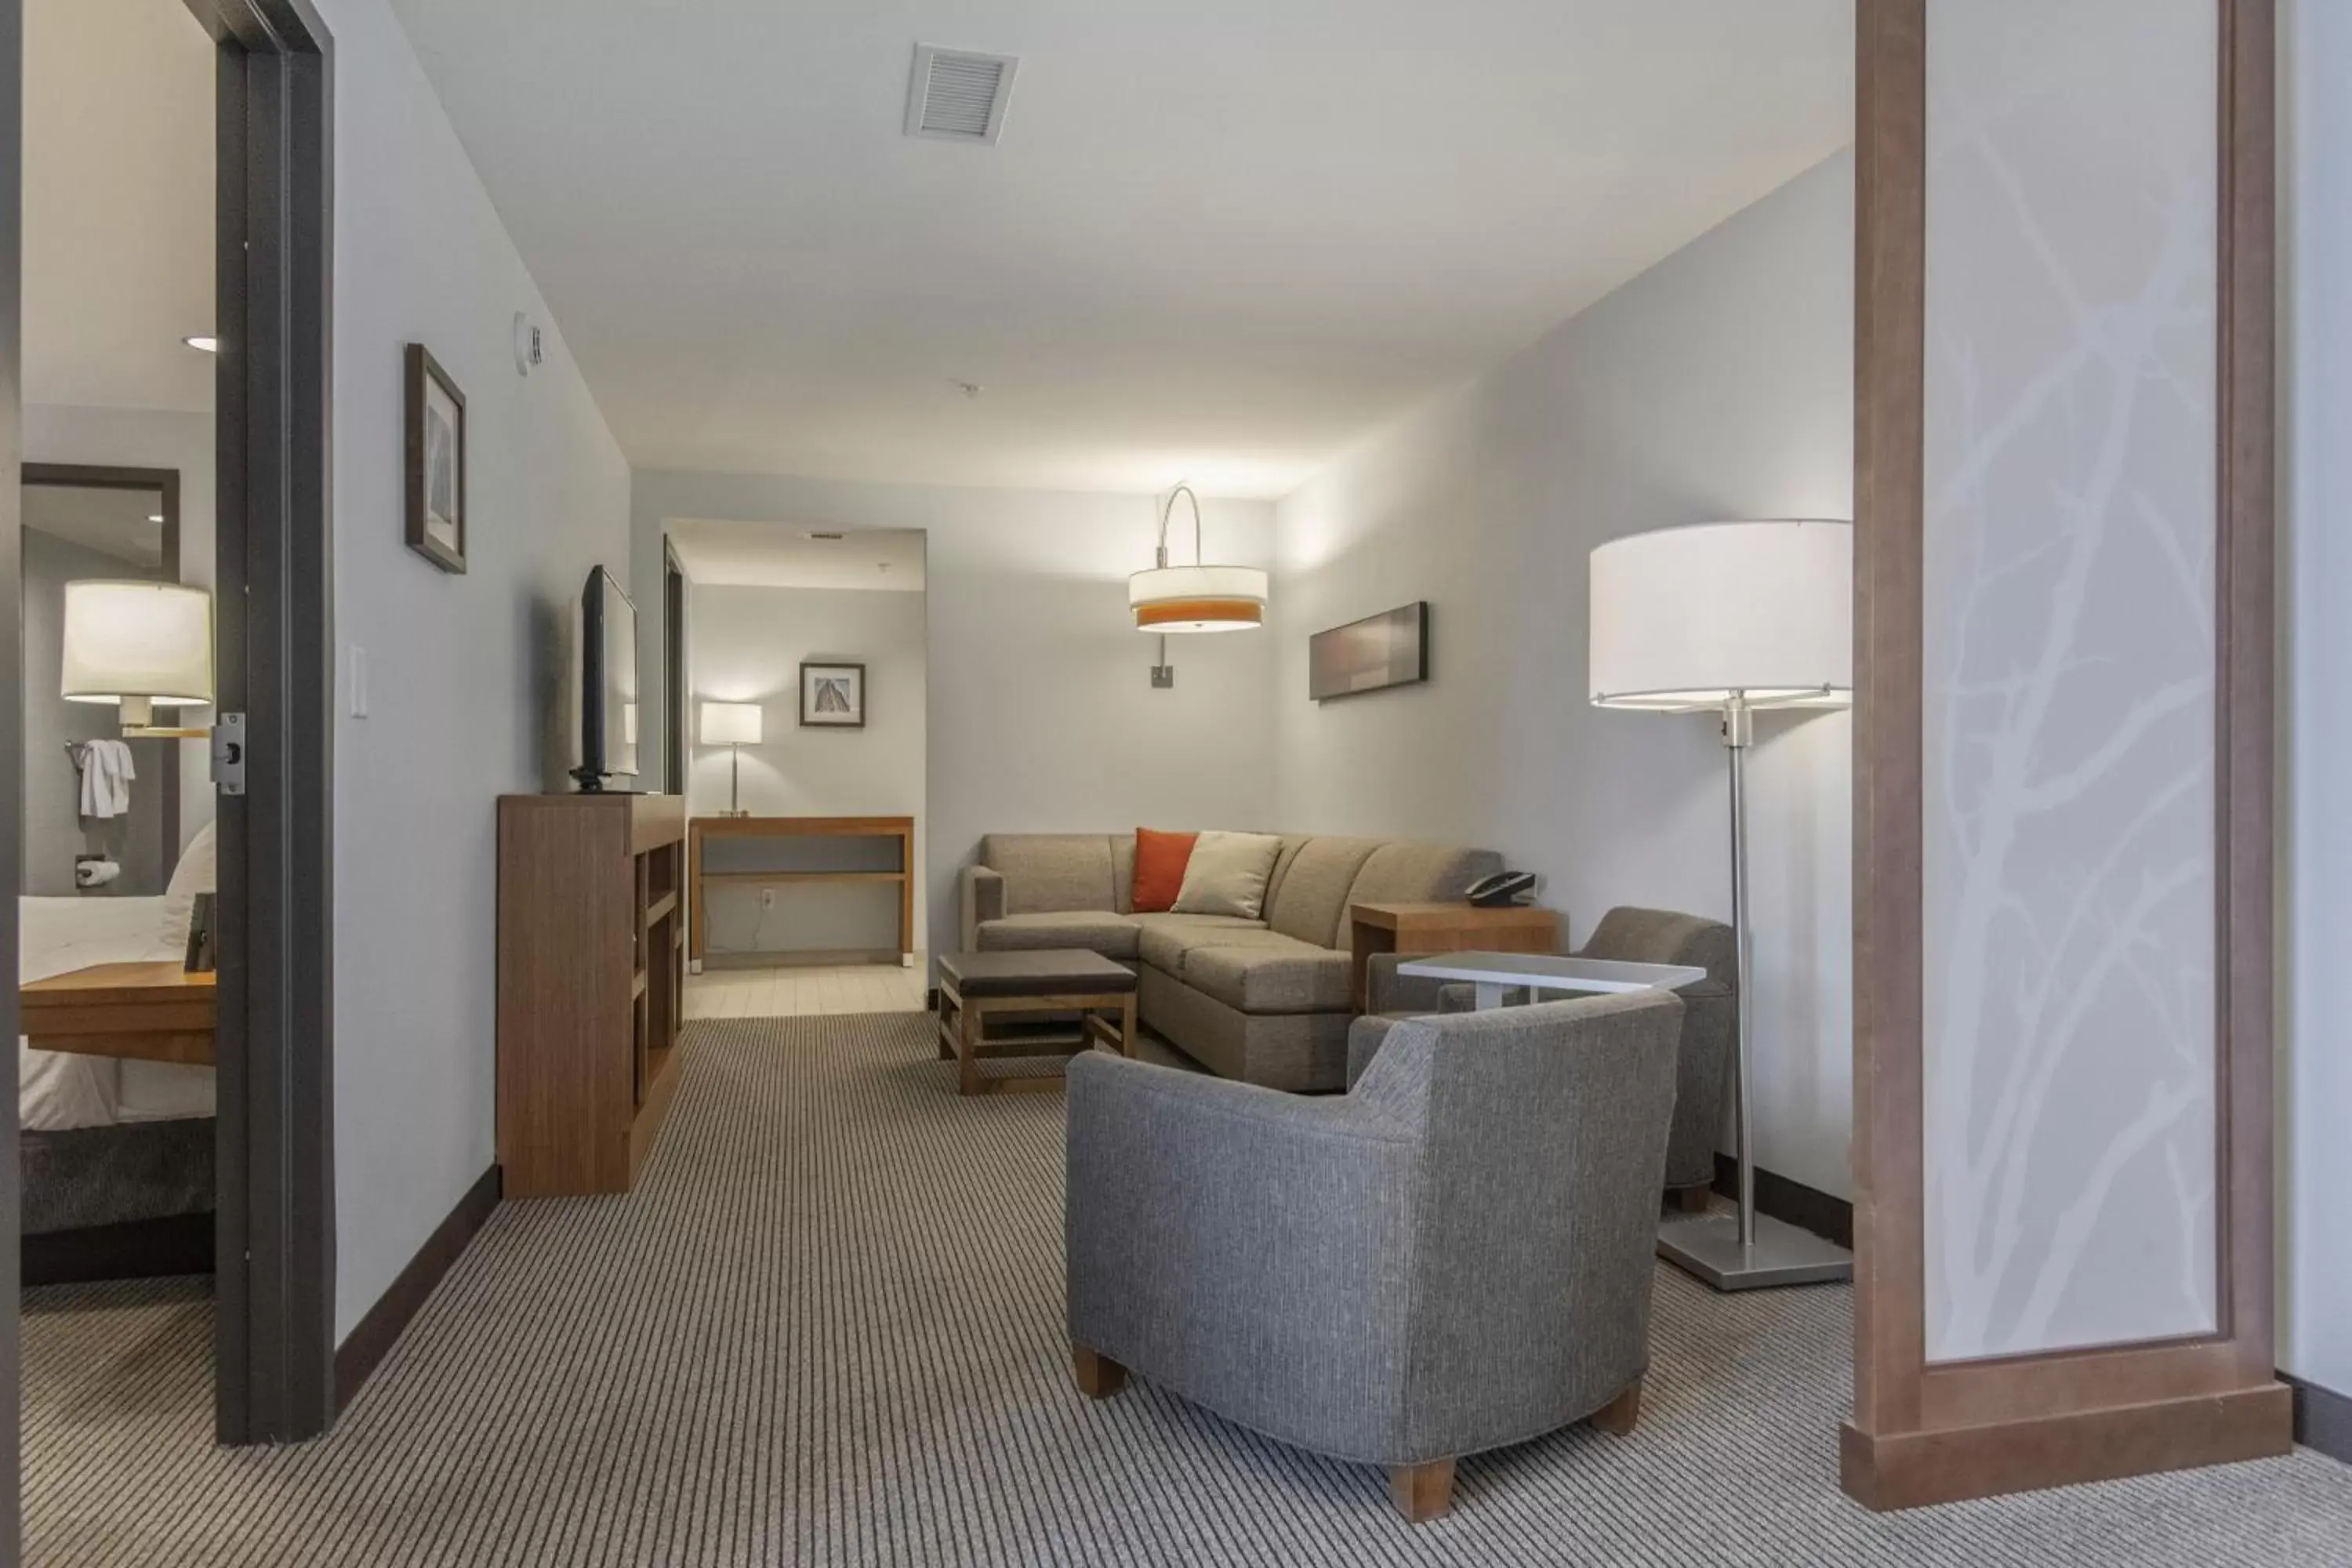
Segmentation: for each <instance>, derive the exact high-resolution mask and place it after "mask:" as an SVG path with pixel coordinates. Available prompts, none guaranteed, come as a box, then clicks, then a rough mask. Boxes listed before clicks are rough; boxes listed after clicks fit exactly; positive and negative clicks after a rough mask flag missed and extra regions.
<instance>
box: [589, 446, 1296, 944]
mask: <svg viewBox="0 0 2352 1568" xmlns="http://www.w3.org/2000/svg"><path fill="white" fill-rule="evenodd" d="M1202 510H1203V514H1204V516H1205V518H1206V521H1207V524H1208V544H1209V553H1210V555H1211V556H1212V557H1213V558H1220V559H1223V560H1227V561H1231V562H1234V563H1241V564H1256V565H1264V564H1269V563H1270V560H1271V553H1270V552H1271V547H1272V536H1273V508H1272V507H1270V506H1268V505H1266V504H1265V503H1264V502H1259V501H1223V500H1210V501H1207V502H1204V503H1203V507H1202ZM669 518H705V519H713V520H718V521H742V522H773V523H777V524H780V525H785V526H792V527H798V528H803V529H807V528H844V529H846V528H919V529H922V530H924V531H926V533H927V534H928V536H929V558H928V563H927V565H926V566H925V569H924V585H925V589H926V595H925V596H926V598H927V600H928V605H929V645H930V682H929V693H928V695H929V703H930V723H929V749H928V752H927V756H926V766H927V770H928V773H929V781H928V784H927V785H926V788H925V791H924V794H925V797H926V809H927V811H928V813H929V821H928V822H926V823H925V824H924V825H923V828H924V832H925V836H926V837H927V839H928V844H927V847H926V850H925V856H924V868H925V881H926V883H927V890H928V893H929V929H930V930H931V931H938V932H940V933H942V939H943V940H944V935H945V933H946V932H948V931H953V930H954V929H955V928H956V914H955V903H954V900H955V877H956V871H957V868H959V867H961V866H962V865H964V864H966V863H967V862H969V861H970V860H971V856H972V852H973V850H974V849H975V848H976V847H978V845H979V842H980V837H981V835H982V834H983V833H989V832H1022V831H1039V832H1045V831H1064V830H1066V831H1084V832H1112V831H1117V830H1120V829H1132V828H1134V827H1135V826H1138V825H1139V824H1140V825H1142V826H1166V827H1190V826H1203V827H1206V826H1244V825H1249V824H1268V823H1272V822H1273V821H1274V820H1275V816H1276V812H1275V808H1274V807H1275V800H1274V780H1273V769H1272V737H1273V724H1274V703H1275V697H1274V691H1273V670H1274V667H1273V657H1274V656H1273V647H1274V639H1273V637H1272V635H1271V634H1270V633H1266V632H1249V633H1240V634H1234V635H1231V636H1223V637H1191V638H1183V637H1178V638H1171V642H1170V646H1171V648H1172V649H1173V650H1174V652H1173V661H1174V663H1175V666H1176V670H1177V676H1176V686H1175V689H1173V690H1170V691H1154V690H1152V689H1150V673H1149V672H1150V667H1151V662H1152V644H1151V641H1150V639H1149V638H1146V637H1142V636H1140V635H1139V634H1138V633H1137V632H1136V630H1135V629H1134V623H1133V621H1132V619H1131V618H1130V617H1129V613H1128V608H1127V574H1129V573H1130V572H1134V571H1138V570H1140V569H1141V568H1143V567H1147V566H1149V565H1150V564H1151V546H1152V539H1153V536H1154V532H1155V530H1156V528H1157V526H1158V522H1159V512H1158V510H1157V509H1156V506H1155V504H1154V502H1153V501H1152V500H1151V499H1150V497H1146V496H1133V495H1081V494H1072V493H1067V492H1061V491H1043V490H1013V489H950V488H946V487H932V486H916V485H872V484H854V483H840V482H834V481H827V480H815V479H789V478H782V477H777V476H763V475H754V474H711V473H696V472H681V471H673V470H662V471H655V470H647V471H645V472H641V473H639V474H638V475H637V476H636V500H635V566H636V580H637V581H638V582H639V583H645V584H652V583H657V582H659V581H660V571H661V538H662V525H663V521H664V520H665V519H669ZM645 598H646V595H640V599H641V600H643V599H645ZM656 623H657V617H656V616H641V617H640V618H639V624H638V635H639V647H640V653H639V659H640V662H641V666H642V668H646V669H648V670H650V669H656V668H659V658H658V656H659V651H660V645H659V630H658V626H657V624H656ZM696 679H698V680H700V679H704V677H703V675H702V672H699V671H698V672H697V675H696ZM648 722H649V725H650V726H651V728H650V729H649V731H648V732H649V733H654V734H659V733H660V730H659V725H660V723H661V716H660V712H659V710H658V708H657V707H656V708H655V709H654V710H653V711H652V713H651V716H650V718H649V720H648ZM649 787H650V786H649Z"/></svg>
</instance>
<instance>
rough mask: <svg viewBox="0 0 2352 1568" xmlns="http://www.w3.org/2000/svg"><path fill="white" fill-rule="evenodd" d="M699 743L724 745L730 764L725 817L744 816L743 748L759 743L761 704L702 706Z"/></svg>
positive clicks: (717, 703)
mask: <svg viewBox="0 0 2352 1568" xmlns="http://www.w3.org/2000/svg"><path fill="white" fill-rule="evenodd" d="M702 743H703V744H704V745H706V746H725V747H727V748H728V749H729V751H730V752H731V753H732V756H731V757H730V762H729V771H730V779H729V783H728V787H727V815H728V816H742V815H743V748H744V747H746V746H756V745H758V744H759V743H760V705H759V704H758V703H756V702H706V703H704V704H703V705H702Z"/></svg>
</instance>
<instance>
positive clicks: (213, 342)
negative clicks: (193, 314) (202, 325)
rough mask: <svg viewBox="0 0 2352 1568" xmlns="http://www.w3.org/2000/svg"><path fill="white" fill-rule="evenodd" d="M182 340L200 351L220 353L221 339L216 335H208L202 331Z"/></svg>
mask: <svg viewBox="0 0 2352 1568" xmlns="http://www.w3.org/2000/svg"><path fill="white" fill-rule="evenodd" d="M180 341H181V342H184V343H185V344H187V345H188V346H189V347H190V348H192V349H194V350H195V351H196V352H197V353H208V354H216V353H220V340H219V339H218V338H215V337H207V336H205V334H204V333H202V332H199V333H197V334H196V335H195V336H194V337H193V338H182V339H181V340H180Z"/></svg>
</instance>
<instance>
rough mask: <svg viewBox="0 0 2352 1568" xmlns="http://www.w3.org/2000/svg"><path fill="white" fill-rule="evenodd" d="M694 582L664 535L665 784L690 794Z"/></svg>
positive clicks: (663, 749) (663, 729)
mask: <svg viewBox="0 0 2352 1568" xmlns="http://www.w3.org/2000/svg"><path fill="white" fill-rule="evenodd" d="M689 582H690V579H688V576H687V574H686V563H684V562H682V561H680V560H679V559H678V558H677V546H675V545H673V544H672V543H670V542H669V535H667V534H666V533H665V534H663V535H662V682H663V690H662V700H663V702H664V703H665V704H666V705H667V707H668V709H669V722H668V723H667V724H665V725H664V726H663V727H662V731H663V733H662V786H663V787H664V788H665V789H667V790H668V791H669V793H670V794H672V795H684V794H685V793H686V770H687V763H688V760H689V755H690V754H689V752H688V747H689V746H691V745H692V744H693V743H694V742H693V732H692V731H690V730H688V724H689V723H690V722H691V719H690V717H689V715H688V711H687V710H688V700H687V689H686V683H687V669H686V600H687V588H688V584H689Z"/></svg>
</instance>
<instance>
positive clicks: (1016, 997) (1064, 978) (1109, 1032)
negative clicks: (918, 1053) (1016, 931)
mask: <svg viewBox="0 0 2352 1568" xmlns="http://www.w3.org/2000/svg"><path fill="white" fill-rule="evenodd" d="M939 964H940V1011H939V1037H940V1059H941V1060H942V1061H952V1062H954V1063H955V1064H956V1090H957V1092H958V1093H960V1094H968V1095H969V1094H1012V1093H1016V1092H1019V1091H1022V1090H1038V1089H1058V1088H1059V1087H1061V1082H1062V1078H1061V1075H1060V1074H1059V1073H1040V1074H1034V1075H1025V1076H1022V1077H1017V1078H989V1079H983V1078H982V1077H981V1076H980V1060H981V1058H982V1057H1038V1056H1075V1055H1076V1054H1077V1053H1078V1052H1080V1051H1084V1050H1087V1049H1090V1048H1092V1047H1095V1046H1097V1045H1103V1046H1108V1047H1110V1048H1111V1049H1112V1050H1115V1051H1118V1053H1120V1054H1121V1055H1123V1056H1130V1057H1131V1056H1133V1055H1134V1054H1135V972H1134V971H1133V970H1131V969H1129V968H1128V967H1127V966H1126V965H1125V964H1123V963H1113V962H1112V961H1111V960H1109V959H1108V958H1105V957H1103V956H1102V955H1101V954H1100V953H1097V952H1087V951H1086V950H1085V949H1083V948H1037V949H1034V950H1029V951H1012V952H950V953H942V954H941V955H940V961H939ZM1042 1013H1064V1014H1069V1013H1075V1014H1076V1015H1077V1018H1078V1026H1077V1029H1076V1033H1075V1034H1071V1035H1058V1036H1051V1037H1040V1038H1031V1039H1016V1040H1006V1041H1002V1042H995V1041H990V1040H988V1039H986V1038H985V1037H984V1030H985V1029H986V1027H987V1021H988V1019H989V1018H990V1017H991V1016H999V1017H1001V1016H1004V1015H1007V1014H1020V1015H1026V1016H1036V1015H1038V1014H1042ZM1113 1013H1115V1014H1117V1015H1118V1024H1117V1025H1116V1026H1113V1025H1112V1023H1111V1022H1110V1020H1109V1019H1108V1017H1106V1016H1105V1015H1107V1014H1113Z"/></svg>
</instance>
